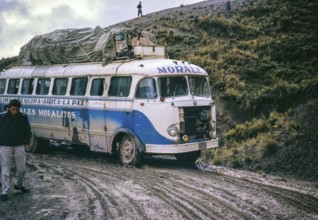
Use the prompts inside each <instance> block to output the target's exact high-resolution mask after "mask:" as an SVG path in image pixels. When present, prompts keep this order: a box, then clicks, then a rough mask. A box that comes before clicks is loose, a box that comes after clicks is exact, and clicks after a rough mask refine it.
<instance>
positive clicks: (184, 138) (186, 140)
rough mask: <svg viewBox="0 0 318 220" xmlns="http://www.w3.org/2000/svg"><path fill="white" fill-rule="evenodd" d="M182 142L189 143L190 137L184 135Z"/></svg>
mask: <svg viewBox="0 0 318 220" xmlns="http://www.w3.org/2000/svg"><path fill="white" fill-rule="evenodd" d="M182 140H183V141H184V142H188V141H189V136H188V135H186V134H185V135H183V136H182Z"/></svg>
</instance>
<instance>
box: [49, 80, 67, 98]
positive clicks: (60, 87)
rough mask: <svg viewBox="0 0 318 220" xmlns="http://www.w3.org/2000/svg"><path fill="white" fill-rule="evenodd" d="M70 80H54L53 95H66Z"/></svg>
mask: <svg viewBox="0 0 318 220" xmlns="http://www.w3.org/2000/svg"><path fill="white" fill-rule="evenodd" d="M67 83H68V78H56V79H55V80H54V85H53V91H52V95H65V94H66V89H67Z"/></svg>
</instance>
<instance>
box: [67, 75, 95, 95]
mask: <svg viewBox="0 0 318 220" xmlns="http://www.w3.org/2000/svg"><path fill="white" fill-rule="evenodd" d="M80 78H85V79H86V85H85V91H84V93H83V95H78V94H75V91H74V90H75V87H76V85H75V87H73V80H75V79H80ZM69 83H70V90H69V96H79V97H83V96H86V95H87V87H88V86H89V85H90V80H89V78H88V77H87V76H76V77H71V78H70V82H69ZM73 88H74V89H73ZM83 89H84V88H83ZM73 93H74V94H73Z"/></svg>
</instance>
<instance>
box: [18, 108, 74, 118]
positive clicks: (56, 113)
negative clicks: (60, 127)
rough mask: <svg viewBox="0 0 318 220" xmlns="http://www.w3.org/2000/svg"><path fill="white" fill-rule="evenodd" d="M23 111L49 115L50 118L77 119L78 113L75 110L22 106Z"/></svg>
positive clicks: (34, 114)
mask: <svg viewBox="0 0 318 220" xmlns="http://www.w3.org/2000/svg"><path fill="white" fill-rule="evenodd" d="M21 112H23V113H24V114H26V115H28V116H37V117H49V118H71V119H75V118H76V114H75V112H73V111H64V110H50V109H33V108H21Z"/></svg>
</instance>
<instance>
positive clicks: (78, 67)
mask: <svg viewBox="0 0 318 220" xmlns="http://www.w3.org/2000/svg"><path fill="white" fill-rule="evenodd" d="M188 74H190V75H203V76H207V72H206V71H205V70H204V69H202V68H201V67H199V66H197V65H194V64H191V63H189V62H185V61H178V60H171V59H145V60H129V61H115V62H113V63H111V64H108V65H105V66H102V64H101V63H74V64H64V65H63V64H59V65H49V66H45V65H41V66H17V67H12V68H10V69H8V70H5V71H3V72H0V78H16V77H32V78H33V77H66V76H83V75H145V76H161V75H188Z"/></svg>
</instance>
